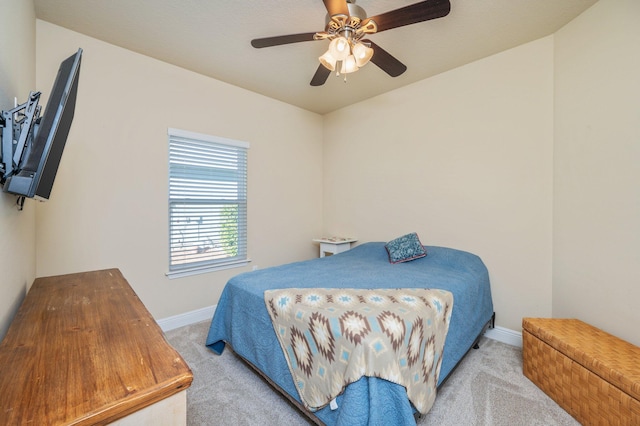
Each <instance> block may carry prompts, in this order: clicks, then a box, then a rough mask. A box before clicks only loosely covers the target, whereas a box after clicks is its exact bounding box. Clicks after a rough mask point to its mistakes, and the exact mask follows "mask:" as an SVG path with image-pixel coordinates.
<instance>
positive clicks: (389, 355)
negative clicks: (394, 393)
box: [264, 288, 453, 414]
mask: <svg viewBox="0 0 640 426" xmlns="http://www.w3.org/2000/svg"><path fill="white" fill-rule="evenodd" d="M264 299H265V303H266V304H267V310H268V311H269V315H270V316H271V320H272V322H273V327H274V330H275V332H276V335H277V336H278V340H279V342H280V345H281V346H282V349H283V351H284V355H285V358H286V359H287V362H288V364H289V369H290V370H291V375H292V376H293V378H294V381H295V384H296V388H297V389H298V392H299V394H300V399H301V400H302V403H303V404H304V405H305V407H307V409H309V410H311V411H315V410H317V409H320V408H322V407H324V406H325V405H327V404H329V403H330V402H331V400H332V399H333V398H335V397H336V396H338V395H339V394H340V393H342V391H343V390H344V388H345V386H347V385H348V384H349V383H353V382H355V381H357V380H359V379H360V378H361V377H362V376H370V377H379V378H382V379H385V380H389V381H391V382H394V383H397V384H400V385H402V386H404V387H405V388H406V389H407V396H408V397H409V400H410V401H411V402H412V403H413V405H414V407H415V408H416V409H417V410H418V411H419V412H420V413H423V414H425V413H427V412H428V411H429V410H430V409H431V406H432V405H433V402H434V400H435V397H436V384H437V383H438V375H439V373H440V364H441V362H442V357H441V356H442V351H443V348H444V342H445V339H446V336H447V332H448V330H449V320H450V318H451V311H452V308H453V294H451V293H450V292H448V291H444V290H434V289H407V288H404V289H378V290H363V289H317V288H315V289H303V288H289V289H281V290H267V291H265V293H264Z"/></svg>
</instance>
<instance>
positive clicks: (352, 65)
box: [340, 55, 358, 74]
mask: <svg viewBox="0 0 640 426" xmlns="http://www.w3.org/2000/svg"><path fill="white" fill-rule="evenodd" d="M356 71H358V66H357V65H356V58H354V57H353V55H349V56H347V58H346V59H345V60H344V61H342V68H340V73H341V74H349V73H352V72H356Z"/></svg>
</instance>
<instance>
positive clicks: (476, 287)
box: [206, 242, 494, 426]
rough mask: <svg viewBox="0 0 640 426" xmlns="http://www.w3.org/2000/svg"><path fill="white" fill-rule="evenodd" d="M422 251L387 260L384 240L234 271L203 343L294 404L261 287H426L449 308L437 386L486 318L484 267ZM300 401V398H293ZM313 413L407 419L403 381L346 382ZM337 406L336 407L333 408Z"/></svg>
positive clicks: (335, 420) (449, 253)
mask: <svg viewBox="0 0 640 426" xmlns="http://www.w3.org/2000/svg"><path fill="white" fill-rule="evenodd" d="M425 249H426V251H427V256H425V257H422V258H419V259H415V260H412V261H410V262H404V263H398V264H392V263H390V262H389V257H388V253H387V251H386V249H385V243H382V242H371V243H365V244H361V245H358V246H356V247H354V248H353V249H351V250H349V251H347V252H344V253H340V254H338V255H333V256H329V257H324V258H318V259H312V260H307V261H302V262H296V263H290V264H286V265H282V266H277V267H272V268H266V269H263V270H257V271H253V272H247V273H243V274H240V275H238V276H236V277H234V278H232V279H231V280H229V282H228V283H227V285H226V286H225V288H224V290H223V292H222V295H221V297H220V301H219V303H218V305H217V308H216V312H215V314H214V316H213V319H212V321H211V326H210V328H209V333H208V336H207V340H206V345H207V347H209V348H210V349H211V350H212V351H214V352H215V353H218V354H221V353H222V351H223V350H224V348H225V345H226V344H229V345H231V347H232V349H233V351H234V352H235V353H236V354H237V355H239V356H240V357H241V358H243V359H244V360H246V361H247V362H248V363H249V364H250V365H251V366H252V367H254V368H255V369H256V370H257V371H258V372H259V373H260V374H261V375H263V376H264V377H265V378H267V380H268V381H269V382H270V383H272V384H273V385H274V386H275V387H276V388H278V390H280V391H281V392H283V393H284V394H285V396H287V397H288V398H289V399H290V400H292V401H294V403H295V402H298V403H299V402H300V397H299V395H298V392H297V389H296V386H295V384H294V381H293V378H292V375H291V372H290V371H289V367H288V364H287V359H286V358H285V355H284V354H283V351H282V349H281V347H280V344H279V342H278V339H277V336H276V333H275V332H274V328H273V324H272V322H271V318H270V316H269V312H268V310H267V307H266V305H265V299H264V293H265V291H267V290H272V289H285V288H353V289H355V288H361V289H388V288H418V287H419V288H429V289H442V290H446V291H449V292H451V293H452V294H453V299H454V303H453V310H452V313H451V316H450V325H449V330H448V334H447V336H446V341H445V344H444V352H443V355H442V364H441V369H440V375H439V378H438V385H440V384H442V382H443V381H444V380H445V379H446V378H447V377H448V376H449V374H450V373H451V372H452V371H453V369H454V368H455V366H456V365H457V364H458V362H459V361H460V360H461V359H462V358H463V357H464V355H465V354H466V353H467V352H468V350H469V349H470V348H471V347H472V346H474V344H475V343H476V342H477V340H478V338H479V336H480V335H481V334H482V333H483V332H484V330H485V328H486V326H487V325H488V324H490V323H491V321H492V318H493V315H494V314H493V302H492V298H491V288H490V284H489V276H488V272H487V268H486V267H485V265H484V263H483V262H482V260H481V259H480V258H479V257H478V256H476V255H474V254H471V253H468V252H465V251H460V250H456V249H451V248H445V247H435V246H425ZM296 405H298V406H299V407H302V406H301V405H300V404H296ZM332 405H333V407H331V406H326V407H324V408H322V409H320V410H318V411H315V412H313V413H311V412H308V411H306V410H305V411H306V413H305V414H307V415H309V416H310V418H311V419H312V420H314V421H315V422H317V423H324V424H326V425H350V426H351V425H367V424H369V425H372V424H385V425H391V424H397V425H409V424H415V413H416V410H415V408H414V407H413V406H412V405H411V403H410V402H409V400H408V398H407V392H406V390H405V388H404V387H403V386H400V385H398V384H395V383H392V382H390V381H387V380H383V379H379V378H375V377H362V378H361V379H360V380H358V381H356V382H354V383H351V384H350V385H349V386H347V387H346V389H345V390H344V392H343V393H342V394H341V395H339V396H338V397H337V398H336V400H335V403H334V404H332ZM336 407H337V408H336Z"/></svg>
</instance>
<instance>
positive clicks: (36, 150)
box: [3, 49, 82, 201]
mask: <svg viewBox="0 0 640 426" xmlns="http://www.w3.org/2000/svg"><path fill="white" fill-rule="evenodd" d="M81 58H82V49H78V51H77V52H76V53H75V54H73V55H71V56H70V57H68V58H67V59H65V60H64V61H63V62H62V63H61V64H60V68H59V69H58V75H57V76H56V79H55V82H54V83H53V88H52V89H51V95H50V96H49V100H48V101H47V106H46V108H45V110H44V113H43V115H42V117H41V118H40V119H39V120H36V121H35V124H34V126H33V127H31V128H27V129H25V128H23V129H22V131H23V132H24V131H26V132H33V134H31V135H28V136H27V138H26V140H27V141H30V142H27V144H26V146H25V149H24V155H22V158H21V159H18V163H17V164H16V165H15V173H13V174H11V175H10V176H6V177H5V178H6V180H5V182H4V191H5V192H8V193H11V194H16V195H19V196H22V197H27V198H36V199H39V200H42V201H43V200H48V199H49V196H50V195H51V189H52V187H53V181H54V180H55V177H56V173H57V172H58V166H59V164H60V159H61V158H62V151H63V150H64V146H65V143H66V141H67V136H68V135H69V129H70V128H71V122H72V121H73V115H74V112H75V105H76V97H77V94H78V79H79V77H80V60H81ZM25 127H26V126H25ZM3 161H5V162H6V161H11V159H4V160H3Z"/></svg>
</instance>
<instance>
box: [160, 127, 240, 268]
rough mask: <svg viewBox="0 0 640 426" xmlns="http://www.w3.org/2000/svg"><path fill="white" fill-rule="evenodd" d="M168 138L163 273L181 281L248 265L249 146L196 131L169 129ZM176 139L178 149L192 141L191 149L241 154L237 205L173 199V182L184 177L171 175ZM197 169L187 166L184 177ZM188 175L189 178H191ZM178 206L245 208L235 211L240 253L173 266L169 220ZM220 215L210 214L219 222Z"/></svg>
mask: <svg viewBox="0 0 640 426" xmlns="http://www.w3.org/2000/svg"><path fill="white" fill-rule="evenodd" d="M167 135H168V138H167V139H168V144H167V146H168V167H167V169H168V182H167V189H168V194H167V212H168V221H169V223H168V243H169V247H168V249H169V250H168V255H169V257H168V267H169V271H168V272H167V273H166V275H167V277H169V278H180V277H185V276H191V275H196V274H202V273H208V272H213V271H219V270H224V269H229V268H238V267H243V266H246V265H247V264H248V263H249V262H251V260H250V259H249V256H248V247H247V245H248V234H247V227H248V225H247V216H248V214H247V198H248V197H247V192H248V190H247V186H248V184H247V175H248V172H247V168H248V150H249V147H250V145H249V143H248V142H244V141H237V140H233V139H226V138H222V137H218V136H211V135H206V134H202V133H196V132H191V131H187V130H180V129H174V128H168V130H167ZM178 140H180V142H182V145H181V147H183V146H185V145H188V144H189V143H191V142H193V144H194V146H195V145H198V144H211V147H212V148H214V149H216V148H218V149H221V150H229V149H230V150H237V151H236V153H238V154H241V157H242V159H243V164H241V166H242V167H238V169H236V170H235V172H234V173H233V174H238V176H239V177H238V181H237V182H239V186H240V188H241V189H242V190H241V191H240V193H239V194H238V198H237V200H235V201H236V202H233V201H234V199H231V202H229V201H230V200H225V201H226V202H220V201H221V200H222V199H215V198H208V199H207V198H205V199H199V200H198V199H195V198H193V199H190V198H188V197H185V196H181V197H175V196H172V193H175V192H176V187H174V188H173V191H172V179H176V178H178V179H179V178H184V177H185V176H184V175H182V174H180V172H178V173H177V174H176V173H175V172H174V173H172V164H176V163H177V161H176V162H174V163H172V160H174V159H173V157H172V147H173V148H174V149H175V148H176V147H175V145H174V144H179V143H178ZM198 168H199V167H198V166H196V165H192V167H188V169H187V170H188V171H187V172H186V173H187V174H190V173H194V172H193V170H195V169H198ZM210 168H211V169H215V167H210ZM218 173H219V172H218ZM176 175H177V176H176ZM189 176H190V177H191V175H189ZM205 184H206V183H205ZM200 188H201V187H200V186H198V189H200ZM190 195H191V196H192V197H194V194H193V193H191V194H190ZM218 195H219V194H218ZM177 203H179V204H181V205H182V206H183V208H185V209H188V208H191V207H193V206H198V205H203V204H205V205H206V204H214V205H220V206H223V205H225V204H229V205H238V206H239V207H241V206H242V205H244V208H238V214H239V215H241V218H240V219H239V220H238V222H239V223H240V224H239V225H238V227H239V231H238V232H237V234H238V238H239V239H240V238H242V240H241V241H239V242H238V247H239V248H240V253H238V254H237V255H236V256H233V257H230V258H222V259H217V260H216V259H209V260H206V259H205V260H199V261H191V262H187V264H186V265H184V266H178V265H179V264H177V263H174V261H173V260H172V259H174V257H173V255H174V249H175V245H174V244H173V242H172V239H173V237H174V236H175V232H174V228H173V223H174V221H172V217H173V216H174V215H175V214H176V213H174V211H175V207H174V206H175V205H176V204H177ZM223 214H224V213H222V212H221V213H218V214H213V215H212V216H216V217H217V218H220V219H221V220H222V218H223ZM218 251H220V250H218Z"/></svg>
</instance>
